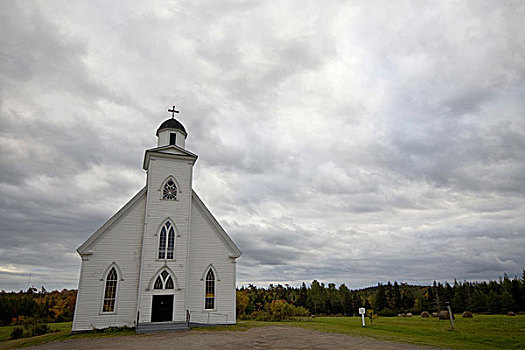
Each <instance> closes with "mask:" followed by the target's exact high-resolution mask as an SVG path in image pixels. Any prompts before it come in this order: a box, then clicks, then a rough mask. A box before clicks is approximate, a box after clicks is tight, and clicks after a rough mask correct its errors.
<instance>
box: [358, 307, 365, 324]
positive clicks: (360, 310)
mask: <svg viewBox="0 0 525 350" xmlns="http://www.w3.org/2000/svg"><path fill="white" fill-rule="evenodd" d="M359 315H361V318H362V319H363V327H364V326H365V308H364V307H360V308H359Z"/></svg>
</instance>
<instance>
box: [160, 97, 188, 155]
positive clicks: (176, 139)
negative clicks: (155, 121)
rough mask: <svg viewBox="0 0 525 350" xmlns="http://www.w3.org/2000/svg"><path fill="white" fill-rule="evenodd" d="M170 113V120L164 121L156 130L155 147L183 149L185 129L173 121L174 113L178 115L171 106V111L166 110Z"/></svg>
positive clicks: (175, 120) (185, 135)
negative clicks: (156, 139)
mask: <svg viewBox="0 0 525 350" xmlns="http://www.w3.org/2000/svg"><path fill="white" fill-rule="evenodd" d="M168 112H170V113H171V119H168V120H166V121H165V122H164V123H162V124H161V125H160V127H159V128H158V129H157V137H158V141H157V146H158V147H162V146H178V147H180V148H184V146H185V144H186V137H187V136H188V134H187V133H186V129H184V125H182V124H181V123H180V122H179V121H178V120H177V119H175V113H179V111H177V110H176V109H175V106H173V108H172V109H168Z"/></svg>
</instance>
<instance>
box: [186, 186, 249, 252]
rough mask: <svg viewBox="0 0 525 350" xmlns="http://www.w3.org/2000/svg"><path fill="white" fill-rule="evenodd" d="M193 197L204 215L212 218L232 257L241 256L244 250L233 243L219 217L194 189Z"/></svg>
mask: <svg viewBox="0 0 525 350" xmlns="http://www.w3.org/2000/svg"><path fill="white" fill-rule="evenodd" d="M192 197H193V201H194V202H195V203H196V204H197V206H198V207H199V208H200V209H201V210H202V212H203V213H204V215H205V216H206V217H207V218H208V220H210V222H211V223H212V224H213V225H214V226H215V228H216V229H217V234H218V235H219V238H220V239H221V240H222V241H223V242H224V244H225V245H226V247H227V248H228V249H229V250H230V257H231V258H235V259H237V258H238V257H240V256H241V255H242V252H241V251H240V250H239V248H237V246H236V245H235V243H233V241H232V239H231V238H230V236H228V234H227V233H226V231H224V229H223V228H222V226H221V224H219V222H218V221H217V219H215V217H214V216H213V214H212V213H211V212H210V211H209V210H208V208H207V207H206V205H205V204H204V202H203V201H202V200H201V199H200V198H199V196H198V195H197V193H195V191H194V190H192Z"/></svg>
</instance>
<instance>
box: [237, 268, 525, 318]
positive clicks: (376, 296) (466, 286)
mask: <svg viewBox="0 0 525 350" xmlns="http://www.w3.org/2000/svg"><path fill="white" fill-rule="evenodd" d="M275 301H284V302H285V303H286V304H289V305H292V306H294V307H297V308H303V309H306V310H308V312H309V313H310V314H312V315H343V316H354V315H357V313H358V310H359V308H360V307H365V308H366V309H367V310H369V309H373V310H374V313H376V314H378V315H382V316H395V315H397V314H399V313H408V312H410V313H413V314H419V313H421V312H423V311H428V312H434V311H440V310H444V309H446V303H447V302H448V303H450V306H451V307H452V311H453V312H454V313H461V312H463V311H470V312H476V313H487V314H500V313H507V312H509V311H513V312H519V311H525V271H524V273H523V277H522V278H517V277H514V278H513V279H510V278H509V277H508V276H507V275H505V276H503V277H500V278H499V280H497V281H488V282H467V281H464V282H458V281H454V283H453V284H452V285H451V284H449V283H448V282H445V283H444V284H442V283H441V282H435V281H434V283H433V285H431V286H415V285H409V284H406V283H398V282H397V281H396V282H394V283H391V282H388V283H386V284H381V283H379V284H378V285H377V286H375V287H368V288H363V289H358V290H351V289H349V288H348V287H347V286H346V285H345V284H341V285H340V286H339V287H337V286H336V285H335V284H334V283H328V284H327V285H325V284H324V283H320V282H318V281H317V280H314V281H312V283H311V284H310V285H309V286H307V285H306V284H305V283H303V284H302V285H301V286H300V287H292V286H290V285H287V284H285V285H284V286H283V285H281V284H277V285H273V284H270V286H269V287H268V288H261V287H256V286H254V285H253V284H250V285H249V286H248V287H244V286H243V287H241V288H238V289H237V316H238V317H239V318H241V319H242V318H254V316H253V315H256V316H259V315H260V314H261V313H264V312H266V313H269V312H270V311H271V310H272V308H273V307H274V304H275ZM272 303H273V304H272Z"/></svg>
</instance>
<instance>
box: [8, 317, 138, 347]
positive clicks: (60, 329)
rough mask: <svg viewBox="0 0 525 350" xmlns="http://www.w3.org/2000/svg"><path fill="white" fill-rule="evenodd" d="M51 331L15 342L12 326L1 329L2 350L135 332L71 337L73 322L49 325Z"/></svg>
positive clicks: (112, 332) (121, 331)
mask: <svg viewBox="0 0 525 350" xmlns="http://www.w3.org/2000/svg"><path fill="white" fill-rule="evenodd" d="M48 324H49V327H50V328H51V330H52V331H53V330H56V332H52V333H48V334H44V335H40V336H38V337H32V338H22V339H15V340H8V339H9V336H10V335H11V330H12V329H13V327H12V326H6V327H0V350H4V349H17V348H22V347H27V346H33V345H40V344H45V343H49V342H52V341H55V340H66V339H75V338H98V337H112V336H117V335H133V334H135V331H134V330H119V331H109V332H101V333H81V334H75V335H71V326H72V322H63V323H48Z"/></svg>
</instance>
